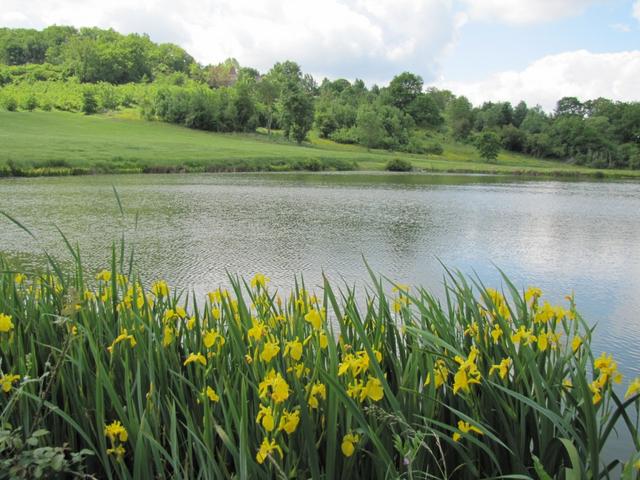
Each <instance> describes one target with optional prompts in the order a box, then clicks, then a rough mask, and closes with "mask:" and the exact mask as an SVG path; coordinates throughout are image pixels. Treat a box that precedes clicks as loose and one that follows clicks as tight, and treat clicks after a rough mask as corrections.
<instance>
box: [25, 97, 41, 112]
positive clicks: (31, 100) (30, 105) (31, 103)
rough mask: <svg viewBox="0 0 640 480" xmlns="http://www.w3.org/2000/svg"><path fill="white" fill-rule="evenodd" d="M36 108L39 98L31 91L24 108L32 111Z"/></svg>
mask: <svg viewBox="0 0 640 480" xmlns="http://www.w3.org/2000/svg"><path fill="white" fill-rule="evenodd" d="M36 108H38V99H37V98H36V96H35V95H34V94H33V93H31V94H30V95H29V96H28V97H27V98H26V99H25V101H24V109H25V110H28V111H30V112H32V111H33V110H35V109H36Z"/></svg>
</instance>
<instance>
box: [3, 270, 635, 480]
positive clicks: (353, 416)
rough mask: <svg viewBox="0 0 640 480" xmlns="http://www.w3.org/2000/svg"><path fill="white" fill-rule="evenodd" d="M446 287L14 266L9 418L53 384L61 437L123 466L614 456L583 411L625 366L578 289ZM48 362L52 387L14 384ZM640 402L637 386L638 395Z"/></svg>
mask: <svg viewBox="0 0 640 480" xmlns="http://www.w3.org/2000/svg"><path fill="white" fill-rule="evenodd" d="M0 270H2V269H0ZM4 270H8V269H4ZM83 278H90V280H91V282H90V284H89V285H87V284H84V283H83V281H82V279H83ZM456 282H458V280H456ZM449 288H450V295H451V299H450V302H449V303H448V305H447V307H442V306H441V305H440V303H439V302H438V300H437V299H435V298H434V297H432V296H430V295H429V294H428V293H427V292H425V291H424V290H421V289H418V288H413V287H412V288H410V287H408V286H406V285H401V284H397V285H395V286H394V287H393V290H392V291H391V293H390V294H387V293H388V292H386V291H384V290H383V287H379V288H378V289H377V290H375V292H374V293H370V292H367V295H366V296H364V298H363V297H360V296H358V295H356V294H355V293H353V292H351V291H348V292H346V293H343V294H342V296H341V295H336V292H334V291H333V290H332V288H331V285H330V284H329V283H328V282H327V283H326V284H325V285H324V288H323V289H322V293H323V295H322V297H321V298H318V297H317V296H316V295H314V293H313V292H310V291H308V290H307V289H306V288H305V286H304V284H302V283H300V284H296V285H295V287H294V288H293V289H292V290H291V292H289V293H288V295H282V296H281V295H280V294H279V293H278V291H277V290H275V289H273V288H272V287H271V286H270V280H269V278H268V277H267V276H265V275H263V274H256V275H255V276H254V277H253V278H251V279H250V280H249V282H247V283H244V282H242V281H241V280H240V279H234V278H232V279H231V288H230V289H224V288H219V289H215V290H212V291H211V292H209V293H208V294H207V295H206V297H205V298H203V299H195V298H192V297H190V296H182V295H180V294H179V293H178V291H177V290H176V289H174V288H173V287H172V286H170V285H169V284H168V283H167V282H166V281H163V280H158V281H156V282H154V283H152V284H150V285H147V284H145V283H144V282H142V281H140V280H138V279H135V277H133V276H132V275H124V274H122V273H119V272H117V271H111V270H102V271H100V272H98V273H97V274H96V275H91V276H82V275H75V276H73V277H69V278H59V277H58V276H56V275H49V274H46V275H42V276H39V277H29V276H25V275H20V276H18V275H15V274H11V275H9V274H2V273H0V305H1V306H2V311H0V347H2V350H0V369H1V370H0V389H1V390H2V392H3V393H2V394H0V411H6V412H7V413H6V414H5V415H6V417H3V418H2V419H1V420H2V421H3V422H4V423H12V424H16V425H18V424H24V419H25V418H30V416H36V415H35V412H37V411H38V410H37V409H38V405H40V403H39V402H36V401H35V400H34V399H39V398H40V397H39V395H40V394H41V392H45V393H44V395H46V398H45V399H44V400H45V402H44V403H43V405H44V407H46V409H48V410H47V412H48V413H47V415H43V418H44V419H45V421H46V422H48V423H47V425H46V427H47V429H48V430H50V431H52V432H53V436H54V438H53V441H55V442H58V443H60V444H63V443H69V444H72V445H90V446H91V447H92V448H96V446H100V445H102V451H101V452H96V453H97V455H96V460H95V470H96V473H97V476H99V477H103V476H104V477H110V478H131V477H132V476H135V475H141V476H142V477H144V478H160V477H162V476H163V475H166V474H167V472H171V473H172V474H173V473H175V474H176V475H181V476H183V477H185V478H186V477H191V476H194V477H196V476H199V475H200V476H202V478H216V477H225V476H242V475H243V473H242V472H245V474H246V475H245V476H248V477H256V478H268V477H273V476H276V475H278V476H288V477H292V478H294V477H307V478H310V477H314V476H317V475H316V473H317V472H320V476H324V477H326V478H334V477H336V476H337V475H339V474H340V472H342V473H343V476H348V475H352V476H354V477H356V478H359V477H360V476H362V477H367V478H371V477H377V476H381V475H383V476H385V475H386V476H398V477H400V476H407V477H408V478H409V477H411V476H415V475H414V474H415V473H416V472H426V471H428V472H436V473H434V474H433V476H434V477H438V476H442V477H445V476H447V475H449V476H450V475H452V474H453V475H458V474H459V475H460V476H464V477H468V478H480V477H496V476H500V475H507V474H511V473H513V474H514V475H516V476H518V475H520V476H523V475H525V474H528V473H530V472H531V471H533V469H534V460H533V458H534V455H535V458H538V459H540V462H542V463H543V465H542V466H538V467H539V468H543V469H544V470H545V471H547V472H554V473H557V472H561V471H563V470H564V469H566V467H567V466H566V464H564V463H563V461H564V460H563V458H562V457H563V456H562V455H556V452H553V451H552V450H551V449H553V448H557V446H556V445H557V441H555V440H554V439H557V438H564V439H569V441H571V442H572V444H573V445H575V448H576V450H578V452H579V455H578V458H580V459H581V460H580V461H581V462H583V465H582V466H581V468H583V470H582V471H589V472H595V471H596V470H597V469H598V468H600V467H599V465H600V464H599V463H598V465H596V466H594V464H595V463H596V462H595V460H593V459H592V458H591V457H590V454H589V453H588V451H589V445H591V444H594V445H600V444H601V442H603V441H604V439H603V438H600V437H597V438H589V435H592V433H590V430H589V429H588V428H587V423H588V422H587V421H586V420H585V419H587V420H588V421H589V422H593V424H594V425H597V424H599V423H602V424H604V423H605V422H606V421H608V419H610V418H613V417H614V416H613V415H611V413H610V409H609V407H610V406H611V405H614V406H615V405H616V402H613V401H610V400H611V399H614V396H615V391H614V389H613V388H612V385H615V384H617V383H620V382H621V381H622V376H621V375H620V371H619V369H618V364H617V363H616V361H615V360H614V359H613V357H612V356H611V355H608V354H602V355H601V356H600V357H598V358H596V359H595V361H592V360H593V358H594V357H593V356H592V354H591V348H590V341H591V330H590V329H589V328H587V326H586V325H585V323H584V322H583V321H582V319H581V318H580V316H579V315H578V313H577V311H576V308H575V302H574V299H573V297H572V296H571V297H567V299H566V301H567V303H566V304H564V303H563V305H553V304H551V303H549V302H547V301H545V300H544V299H545V297H544V296H543V293H542V291H540V290H539V289H537V288H530V289H528V290H526V291H524V292H519V291H517V290H516V289H515V288H511V287H510V289H509V291H508V295H507V294H505V293H504V292H501V291H498V290H494V289H490V288H487V289H485V288H480V289H479V295H474V294H472V289H471V287H469V286H468V285H467V284H466V283H464V282H462V281H460V282H459V283H455V282H454V286H452V287H449ZM338 299H340V300H338ZM63 351H64V354H63V353H62V352H63ZM51 365H59V366H58V367H56V369H58V370H59V371H56V372H55V376H54V378H53V382H52V385H51V388H50V389H40V388H39V385H40V384H39V383H38V382H37V381H27V380H25V381H23V382H22V383H21V384H20V385H19V388H18V382H19V381H20V379H21V378H40V377H41V376H42V375H43V372H44V373H45V375H44V376H42V378H44V379H46V378H48V375H49V374H50V372H51V370H52V368H51ZM3 371H7V372H10V373H2V372H3ZM639 394H640V379H635V380H633V381H631V382H630V383H629V385H628V387H627V391H626V395H625V396H626V398H627V401H626V402H625V404H626V405H628V406H629V405H632V404H633V405H635V406H637V407H640V400H639V399H638V398H639V397H640V395H639ZM594 404H595V405H597V408H594V407H593V405H594ZM16 405H19V406H20V408H16V407H15V406H16ZM543 409H544V412H546V414H545V415H542V414H541V413H540V412H541V411H543ZM629 411H630V408H629ZM53 413H55V415H54V414H53ZM625 415H626V414H625ZM629 415H630V414H629ZM114 418H118V419H121V420H115V421H112V422H111V423H106V422H105V419H108V420H107V422H108V421H110V420H111V419H114ZM550 418H556V419H562V424H558V423H557V422H554V421H552V420H550ZM523 419H524V420H526V423H527V426H526V428H525V427H521V425H522V422H523ZM123 423H124V424H126V425H127V428H129V429H130V432H131V437H132V438H131V439H130V438H129V432H128V431H127V429H126V428H125V427H124V425H123ZM601 430H602V431H603V432H606V431H610V430H611V429H609V430H607V428H606V427H603V428H602V429H601ZM630 433H631V435H632V437H633V438H634V439H637V438H638V437H637V435H638V432H637V431H635V430H630ZM395 439H399V440H397V441H396V440H395ZM585 439H586V440H585ZM130 440H131V441H130ZM623 460H624V461H625V462H626V463H627V464H628V465H631V466H633V465H634V463H633V462H635V461H636V460H635V457H632V458H631V459H629V458H627V459H623ZM621 463H622V460H621ZM496 465H497V466H499V467H500V468H499V469H498V468H497V467H496ZM512 467H513V471H511V470H509V468H512ZM498 470H499V471H498ZM106 472H108V473H106ZM203 472H207V473H203ZM314 472H315V473H314ZM381 472H382V473H381ZM453 472H455V473H453ZM209 473H210V474H211V475H210V476H208V475H209ZM596 473H597V472H596ZM142 477H141V478H142Z"/></svg>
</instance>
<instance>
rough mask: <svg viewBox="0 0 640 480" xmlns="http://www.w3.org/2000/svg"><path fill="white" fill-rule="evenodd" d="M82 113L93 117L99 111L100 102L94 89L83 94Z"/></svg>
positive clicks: (86, 90) (88, 89) (89, 89)
mask: <svg viewBox="0 0 640 480" xmlns="http://www.w3.org/2000/svg"><path fill="white" fill-rule="evenodd" d="M82 111H83V113H84V114H85V115H92V114H94V113H96V112H97V111H98V101H97V100H96V94H95V93H94V91H93V89H92V88H87V89H85V91H84V92H83V93H82Z"/></svg>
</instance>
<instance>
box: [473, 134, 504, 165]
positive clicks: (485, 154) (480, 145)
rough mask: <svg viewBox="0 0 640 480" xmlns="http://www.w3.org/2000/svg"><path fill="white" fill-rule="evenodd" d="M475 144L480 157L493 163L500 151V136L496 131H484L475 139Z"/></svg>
mask: <svg viewBox="0 0 640 480" xmlns="http://www.w3.org/2000/svg"><path fill="white" fill-rule="evenodd" d="M475 145H476V148H477V149H478V153H479V154H480V157H481V158H483V159H484V160H486V161H487V162H490V163H493V162H495V161H496V160H497V158H498V153H499V152H500V138H499V137H498V135H496V134H495V133H494V132H482V133H480V134H479V135H478V136H477V137H476V139H475Z"/></svg>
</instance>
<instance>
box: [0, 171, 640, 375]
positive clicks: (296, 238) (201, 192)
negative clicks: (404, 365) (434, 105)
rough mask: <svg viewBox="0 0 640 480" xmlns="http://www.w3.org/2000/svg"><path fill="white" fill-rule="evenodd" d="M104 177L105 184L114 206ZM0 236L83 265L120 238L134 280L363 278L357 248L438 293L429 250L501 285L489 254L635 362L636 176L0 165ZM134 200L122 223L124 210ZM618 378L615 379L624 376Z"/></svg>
mask: <svg viewBox="0 0 640 480" xmlns="http://www.w3.org/2000/svg"><path fill="white" fill-rule="evenodd" d="M113 186H115V188H116V189H117V191H118V193H119V197H120V200H121V202H122V207H123V209H124V213H125V215H124V217H123V216H122V215H121V214H120V211H119V207H118V203H117V201H116V197H115V195H114V193H113ZM0 210H3V211H6V212H7V213H9V214H10V215H12V216H13V217H14V218H16V219H18V220H19V221H20V222H22V223H23V224H24V225H26V226H28V227H29V228H31V229H32V231H33V233H34V234H35V236H36V237H37V239H38V241H37V242H36V241H34V240H32V239H31V238H30V237H29V236H28V235H27V234H26V233H25V232H23V231H21V230H20V229H19V228H18V227H16V226H15V225H13V224H12V223H11V222H9V221H8V220H6V219H2V220H1V224H2V228H0V251H1V252H3V253H5V254H7V255H8V256H9V257H10V258H14V259H19V260H20V261H22V262H23V263H25V264H27V265H33V266H35V265H37V264H38V263H40V262H42V255H41V250H40V248H41V247H45V248H47V249H48V250H49V251H50V252H51V253H53V254H54V255H57V256H60V257H65V256H66V257H68V254H66V253H65V247H64V245H63V242H62V240H61V238H60V235H59V233H58V232H57V231H56V229H55V227H54V225H55V226H57V227H59V228H60V229H61V230H62V231H63V232H64V233H65V234H66V235H67V237H68V238H69V240H70V241H71V242H72V243H76V242H77V243H78V244H79V245H80V249H81V252H82V255H83V262H84V263H85V264H86V265H87V266H88V267H89V268H91V269H93V270H95V271H98V270H99V269H102V268H105V267H108V265H109V259H110V245H111V243H112V242H113V241H114V240H115V241H118V239H119V238H120V237H121V235H122V234H123V232H124V235H125V237H126V239H127V243H128V244H131V245H132V244H135V250H136V258H137V269H138V272H139V273H140V274H141V275H142V276H143V278H144V279H146V280H149V281H150V280H154V279H157V278H164V279H166V280H167V281H168V282H169V283H170V284H171V285H177V286H181V287H187V288H192V289H194V290H195V291H196V292H197V293H200V294H203V293H204V292H207V291H210V290H212V289H214V288H216V287H218V286H220V285H226V284H228V281H227V272H230V273H239V274H243V275H245V276H246V277H247V278H248V277H249V276H251V275H253V274H254V273H256V272H263V273H265V274H267V275H268V276H269V277H271V279H272V284H274V285H275V286H280V287H282V288H286V287H288V286H290V285H291V284H292V282H293V279H294V276H295V275H296V274H301V273H302V274H304V280H305V282H306V284H307V285H308V286H319V285H320V284H321V278H322V273H323V272H325V273H326V274H327V275H328V276H329V277H330V278H331V279H333V280H336V281H338V282H340V281H344V282H346V283H347V284H353V283H354V282H355V283H357V284H362V283H363V282H364V281H366V280H368V274H367V270H366V267H365V263H364V260H363V259H366V261H367V262H368V263H369V265H370V266H371V268H372V269H373V270H374V271H375V272H378V273H380V274H383V275H385V276H388V277H389V278H391V279H393V280H394V281H398V282H402V283H408V284H414V285H416V284H419V285H424V286H425V287H427V288H429V289H431V290H433V291H435V292H436V293H439V294H441V293H442V281H443V277H444V275H445V270H444V268H443V266H442V265H445V266H446V267H448V268H451V269H459V270H461V271H462V272H464V273H467V274H471V275H473V274H477V275H478V277H479V278H480V279H481V280H482V281H483V282H484V283H485V284H487V285H492V286H496V287H498V288H499V287H500V285H501V278H500V273H499V270H498V269H501V270H502V271H504V272H505V273H506V274H507V275H508V276H509V277H510V278H511V279H512V280H513V281H514V282H515V283H516V285H518V286H519V287H522V288H526V287H527V286H529V285H536V286H539V287H540V288H542V289H543V291H544V292H545V294H546V296H547V298H549V300H550V301H554V302H560V301H563V297H564V296H565V295H566V294H570V293H571V292H575V294H576V300H577V304H578V308H579V310H580V311H581V312H582V314H583V316H584V317H585V319H586V320H587V321H588V322H589V323H590V324H597V325H598V328H597V331H596V336H595V341H594V344H595V348H594V351H595V353H596V354H599V353H600V351H601V350H604V351H607V352H613V353H614V354H615V355H616V358H617V360H618V362H619V364H620V366H621V370H622V371H623V372H624V373H625V375H626V376H627V377H628V376H631V375H637V374H638V373H640V349H638V347H637V341H638V339H640V319H639V318H638V314H639V313H640V295H638V293H639V292H640V184H638V183H633V182H593V181H591V182H585V181H580V182H576V181H549V180H540V179H521V178H513V177H511V178H510V177H498V176H480V175H475V176H472V175H415V174H414V175H410V174H409V175H405V174H397V175H390V174H356V173H348V174H311V173H305V174H298V173H282V174H219V175H217V174H207V175H133V176H88V177H68V178H62V177H57V178H35V179H3V180H2V181H0ZM136 215H137V223H136ZM625 383H626V382H625Z"/></svg>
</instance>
